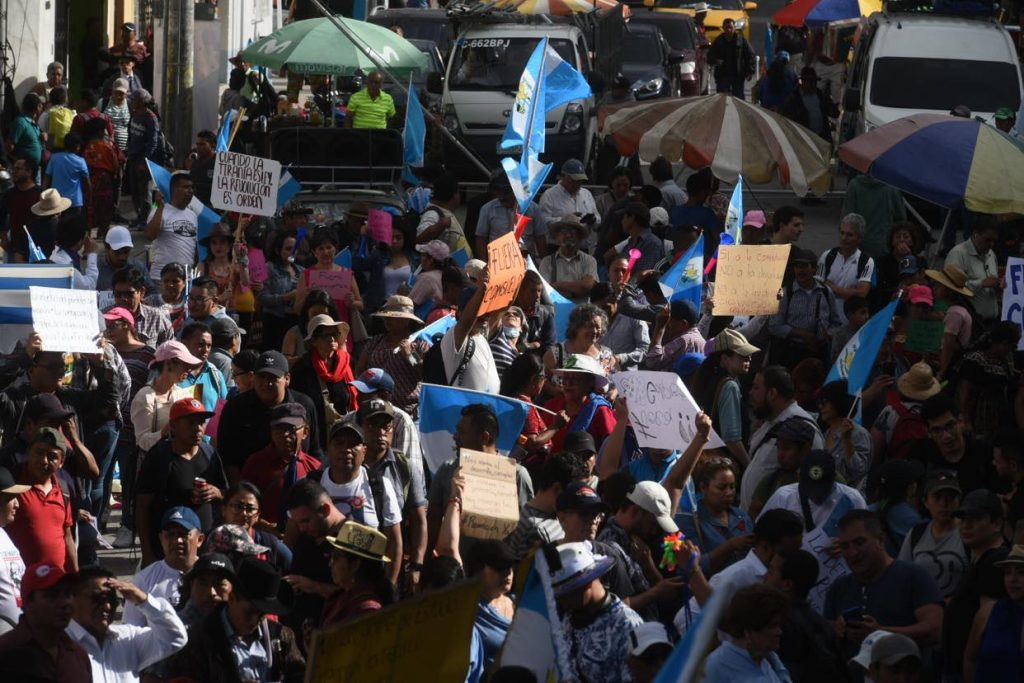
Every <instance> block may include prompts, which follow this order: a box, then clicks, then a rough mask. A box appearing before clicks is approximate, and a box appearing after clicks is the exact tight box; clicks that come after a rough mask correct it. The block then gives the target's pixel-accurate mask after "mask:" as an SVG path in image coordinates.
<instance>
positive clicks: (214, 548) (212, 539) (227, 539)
mask: <svg viewBox="0 0 1024 683" xmlns="http://www.w3.org/2000/svg"><path fill="white" fill-rule="evenodd" d="M203 550H205V551H206V552H210V553H240V554H242V555H251V556H256V555H262V554H263V553H265V552H268V551H269V550H270V548H268V547H267V546H265V545H260V544H259V543H254V542H253V540H252V538H251V537H250V536H249V532H248V531H246V529H245V527H243V526H239V525H238V524H221V525H220V526H219V527H217V528H215V529H214V530H213V531H211V532H210V534H209V536H207V537H206V543H204V544H203Z"/></svg>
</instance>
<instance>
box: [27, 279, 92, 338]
mask: <svg viewBox="0 0 1024 683" xmlns="http://www.w3.org/2000/svg"><path fill="white" fill-rule="evenodd" d="M28 291H29V300H30V301H31V302H32V328H33V329H34V330H35V331H36V332H38V333H39V336H40V337H42V339H43V349H44V350H46V351H64V352H66V353H99V352H100V349H99V347H98V346H97V345H96V341H97V339H98V338H99V336H100V322H99V320H100V318H99V309H98V308H97V305H96V291H95V290H84V289H54V288H52V287H29V288H28Z"/></svg>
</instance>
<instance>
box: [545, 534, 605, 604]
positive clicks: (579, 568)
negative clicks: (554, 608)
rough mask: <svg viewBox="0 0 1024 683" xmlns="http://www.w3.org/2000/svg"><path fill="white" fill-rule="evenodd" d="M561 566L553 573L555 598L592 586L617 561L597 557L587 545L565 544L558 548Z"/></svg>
mask: <svg viewBox="0 0 1024 683" xmlns="http://www.w3.org/2000/svg"><path fill="white" fill-rule="evenodd" d="M558 559H559V561H560V564H561V566H560V567H558V568H556V569H555V570H554V571H553V572H552V573H551V588H552V589H553V590H554V593H555V597H561V596H563V595H566V594H568V593H572V592H573V591H576V590H579V589H580V588H583V587H584V586H588V585H590V583H591V582H593V581H594V580H595V579H598V578H600V577H602V576H604V575H605V574H607V573H608V570H609V569H611V568H612V565H613V564H615V561H614V560H613V559H612V558H610V557H605V556H604V555H595V554H594V553H592V552H590V548H588V547H587V545H586V544H585V543H563V544H562V545H560V546H558Z"/></svg>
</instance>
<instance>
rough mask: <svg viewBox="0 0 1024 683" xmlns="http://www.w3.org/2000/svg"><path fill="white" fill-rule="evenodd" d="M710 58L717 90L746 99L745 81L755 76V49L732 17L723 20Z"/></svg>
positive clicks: (710, 50) (709, 53) (709, 52)
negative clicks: (744, 94)
mask: <svg viewBox="0 0 1024 683" xmlns="http://www.w3.org/2000/svg"><path fill="white" fill-rule="evenodd" d="M708 59H709V60H710V62H711V64H712V65H713V66H714V67H715V89H716V91H717V92H724V93H729V94H732V95H735V96H736V97H738V98H740V99H741V100H742V99H744V97H743V83H744V81H748V80H750V79H751V78H752V77H753V76H754V61H755V58H754V49H753V48H752V47H750V43H748V42H747V39H746V38H744V37H743V34H741V33H739V32H738V31H737V30H736V23H735V22H734V21H733V20H732V19H726V20H725V21H723V22H722V33H721V35H719V36H718V37H717V38H715V42H713V43H711V48H710V49H709V50H708Z"/></svg>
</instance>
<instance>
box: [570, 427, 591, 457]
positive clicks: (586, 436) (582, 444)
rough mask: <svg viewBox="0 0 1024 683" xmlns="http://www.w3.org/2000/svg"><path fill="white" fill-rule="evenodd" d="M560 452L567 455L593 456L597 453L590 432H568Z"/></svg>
mask: <svg viewBox="0 0 1024 683" xmlns="http://www.w3.org/2000/svg"><path fill="white" fill-rule="evenodd" d="M562 450H563V451H565V452H567V453H587V454H594V453H597V446H595V445H594V437H592V436H591V435H590V432H582V431H580V432H569V433H568V434H566V435H565V440H564V441H563V442H562Z"/></svg>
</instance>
